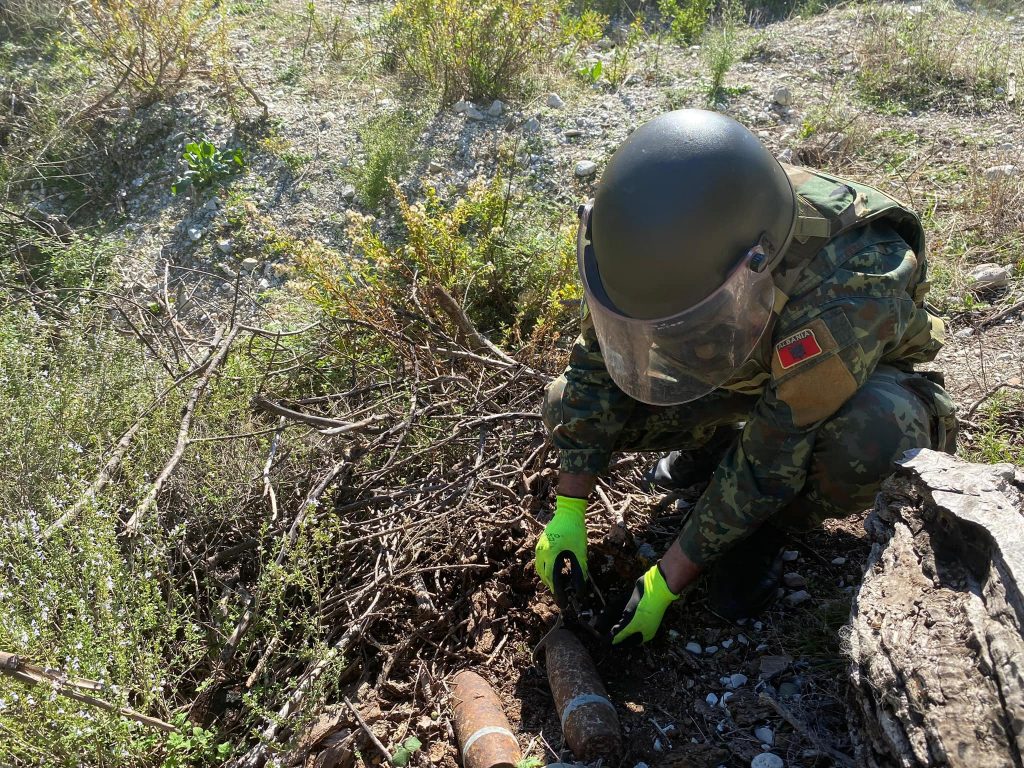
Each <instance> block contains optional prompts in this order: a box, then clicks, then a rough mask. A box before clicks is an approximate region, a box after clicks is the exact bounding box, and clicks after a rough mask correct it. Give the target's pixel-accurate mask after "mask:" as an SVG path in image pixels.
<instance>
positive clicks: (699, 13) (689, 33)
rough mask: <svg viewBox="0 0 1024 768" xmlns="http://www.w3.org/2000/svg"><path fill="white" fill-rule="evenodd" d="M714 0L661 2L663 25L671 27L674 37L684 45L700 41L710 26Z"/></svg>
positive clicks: (661, 0) (659, 7)
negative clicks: (708, 25) (706, 28)
mask: <svg viewBox="0 0 1024 768" xmlns="http://www.w3.org/2000/svg"><path fill="white" fill-rule="evenodd" d="M713 6H714V0H659V1H658V11H659V12H660V13H661V19H662V23H666V24H668V25H669V31H670V33H671V35H672V37H673V38H674V39H675V40H676V41H678V42H680V43H683V44H684V45H689V44H690V43H692V42H694V41H696V40H698V39H700V36H701V35H702V34H703V32H704V28H705V27H706V26H707V24H708V17H709V16H710V14H711V9H712V7H713Z"/></svg>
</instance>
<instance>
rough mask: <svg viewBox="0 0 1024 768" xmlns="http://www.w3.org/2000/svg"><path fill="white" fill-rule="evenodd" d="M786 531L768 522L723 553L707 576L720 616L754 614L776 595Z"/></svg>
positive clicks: (711, 604)
mask: <svg viewBox="0 0 1024 768" xmlns="http://www.w3.org/2000/svg"><path fill="white" fill-rule="evenodd" d="M785 543H786V534H785V533H783V532H782V531H780V530H779V529H778V528H776V527H774V526H772V525H770V524H767V523H766V524H765V525H762V526H761V527H760V528H758V529H757V531H755V532H754V533H752V534H751V535H750V536H748V537H747V538H745V539H743V540H742V541H741V542H740V543H739V544H737V545H736V546H735V547H733V548H732V549H730V550H729V551H728V552H726V553H725V554H724V555H722V556H721V557H720V558H719V559H718V560H717V561H716V562H715V564H714V566H713V567H712V569H711V573H710V574H709V576H708V603H709V607H710V608H711V610H712V611H714V612H715V613H717V614H718V615H719V616H721V617H723V618H726V619H730V620H732V621H735V620H736V619H745V618H753V617H754V616H757V615H758V614H759V613H761V611H763V610H764V609H765V608H767V607H768V606H769V605H770V604H771V602H772V601H773V600H774V599H775V594H776V592H777V591H778V588H779V580H780V579H781V578H782V552H783V546H784V545H785Z"/></svg>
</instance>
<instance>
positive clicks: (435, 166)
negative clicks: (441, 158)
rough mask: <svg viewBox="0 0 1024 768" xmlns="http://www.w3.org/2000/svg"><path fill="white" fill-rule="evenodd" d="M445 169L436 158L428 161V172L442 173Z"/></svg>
mask: <svg viewBox="0 0 1024 768" xmlns="http://www.w3.org/2000/svg"><path fill="white" fill-rule="evenodd" d="M443 170H444V166H443V165H441V164H440V163H438V162H435V161H434V160H431V161H430V162H429V163H427V173H441V171H443Z"/></svg>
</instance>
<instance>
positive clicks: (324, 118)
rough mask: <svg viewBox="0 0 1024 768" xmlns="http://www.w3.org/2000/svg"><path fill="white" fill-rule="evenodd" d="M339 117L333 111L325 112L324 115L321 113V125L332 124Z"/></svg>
mask: <svg viewBox="0 0 1024 768" xmlns="http://www.w3.org/2000/svg"><path fill="white" fill-rule="evenodd" d="M337 117H338V116H337V115H336V114H334V113H333V112H324V113H323V114H322V115H320V125H322V126H324V127H325V128H326V127H328V126H330V125H333V124H334V121H335V120H336V119H337Z"/></svg>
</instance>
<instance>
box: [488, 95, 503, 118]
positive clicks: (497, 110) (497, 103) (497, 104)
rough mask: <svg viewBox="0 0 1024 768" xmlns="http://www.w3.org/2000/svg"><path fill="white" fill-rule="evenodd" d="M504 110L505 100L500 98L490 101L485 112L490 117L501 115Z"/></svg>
mask: <svg viewBox="0 0 1024 768" xmlns="http://www.w3.org/2000/svg"><path fill="white" fill-rule="evenodd" d="M504 112H505V102H503V101H501V100H500V99H495V100H494V101H492V102H491V106H489V107H488V108H487V114H488V115H490V116H491V117H501V116H502V115H503V114H504Z"/></svg>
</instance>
